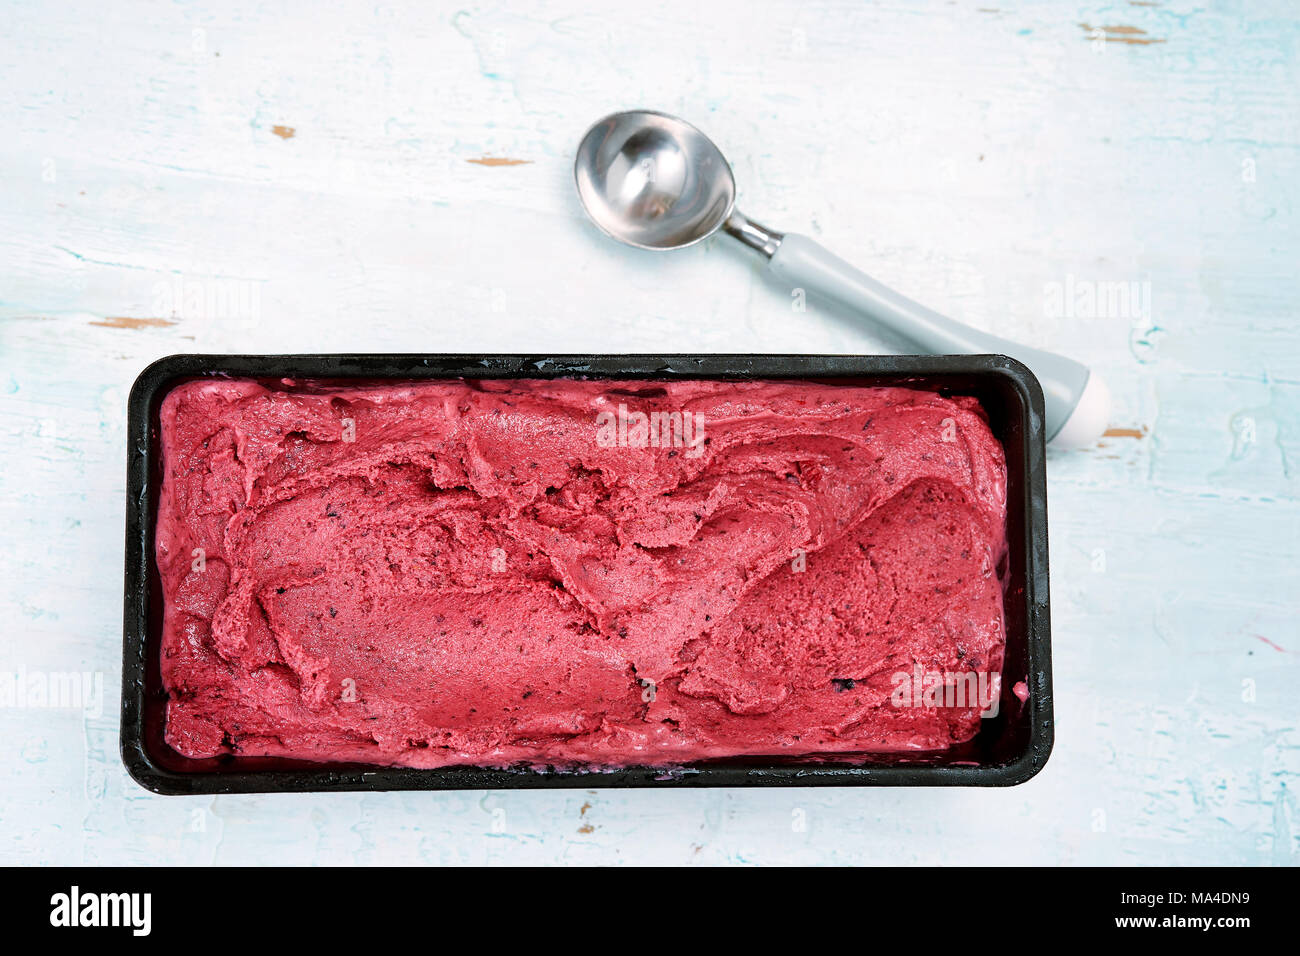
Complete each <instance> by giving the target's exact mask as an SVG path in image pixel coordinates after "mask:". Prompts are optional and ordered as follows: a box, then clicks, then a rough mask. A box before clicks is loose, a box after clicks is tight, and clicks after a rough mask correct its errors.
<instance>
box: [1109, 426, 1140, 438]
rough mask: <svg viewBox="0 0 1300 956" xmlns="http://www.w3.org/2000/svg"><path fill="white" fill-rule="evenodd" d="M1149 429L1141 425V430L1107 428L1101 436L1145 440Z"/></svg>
mask: <svg viewBox="0 0 1300 956" xmlns="http://www.w3.org/2000/svg"><path fill="white" fill-rule="evenodd" d="M1149 432H1150V429H1149V428H1147V427H1146V426H1145V425H1143V426H1142V427H1141V428H1107V429H1106V430H1105V431H1104V432H1102V435H1103V436H1105V437H1106V438H1146V437H1147V434H1148V433H1149Z"/></svg>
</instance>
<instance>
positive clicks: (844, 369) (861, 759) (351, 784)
mask: <svg viewBox="0 0 1300 956" xmlns="http://www.w3.org/2000/svg"><path fill="white" fill-rule="evenodd" d="M578 377H581V378H600V379H611V380H617V379H623V380H628V379H640V380H656V379H658V380H667V379H720V380H746V379H782V380H806V381H810V382H811V381H816V382H822V383H843V384H854V385H877V386H885V385H896V386H906V387H909V388H921V389H931V390H935V391H938V392H941V393H943V394H945V395H970V396H974V397H975V398H977V399H979V401H980V403H981V404H982V405H983V407H984V409H985V411H986V412H987V414H988V417H989V424H990V427H991V429H992V431H993V434H994V435H995V436H996V437H997V438H998V439H999V440H1000V441H1001V442H1002V445H1003V447H1004V448H1005V450H1006V461H1007V541H1008V554H1007V561H1006V568H1005V580H1004V584H1005V608H1006V610H1005V619H1006V632H1007V645H1006V654H1005V658H1004V662H1003V679H1002V699H1001V701H1000V705H999V709H998V714H997V716H996V717H991V718H988V719H985V720H983V721H981V726H980V730H979V732H978V733H977V734H976V735H975V737H974V738H972V739H971V740H970V741H967V742H966V743H964V744H962V745H960V746H957V747H954V748H951V749H949V750H945V751H942V752H933V753H930V752H907V753H897V752H895V753H887V754H876V755H854V756H852V757H843V756H824V757H797V758H796V757H788V756H787V757H740V758H731V759H727V760H711V761H706V762H700V763H696V764H688V765H685V766H674V767H667V768H665V767H628V768H622V769H617V770H593V771H587V772H582V771H572V770H568V771H561V770H539V769H489V768H480V767H448V768H443V769H432V770H423V769H410V768H403V767H378V766H372V765H358V764H338V765H335V764H318V763H310V762H306V761H298V760H288V759H283V758H271V757H242V756H234V755H228V756H222V757H214V758H205V759H192V758H188V757H184V756H182V755H181V754H179V753H177V752H176V751H174V750H172V749H171V747H170V746H168V744H167V743H166V742H165V740H164V738H163V729H164V720H165V715H166V705H167V692H166V691H165V689H164V688H163V685H162V678H161V674H160V671H159V643H160V637H161V631H162V600H163V597H162V593H161V587H160V581H159V577H158V571H157V568H156V565H155V561H154V524H155V518H156V513H157V507H158V493H159V486H160V481H161V455H160V442H159V421H158V410H159V406H160V405H161V403H162V400H163V398H164V397H165V396H166V395H167V393H168V392H169V391H170V390H171V389H172V388H173V387H175V386H176V385H178V384H180V383H181V382H184V381H189V380H193V379H202V378H252V379H262V380H266V381H267V382H268V383H269V382H275V381H278V380H281V379H285V378H290V379H298V380H301V379H311V380H315V381H321V382H326V383H330V382H332V383H334V384H349V385H356V384H361V383H384V382H389V381H399V380H419V379H426V380H427V379H448V378H469V379H488V378H505V379H509V378H578ZM127 415H128V419H129V421H128V439H127V481H126V564H125V569H126V570H125V586H124V594H125V602H124V603H125V608H124V620H123V658H122V733H121V743H122V759H123V761H124V763H125V764H126V768H127V770H128V772H129V773H130V774H131V776H132V777H133V778H134V779H135V780H136V781H137V782H138V783H140V784H141V785H142V786H144V787H146V788H147V789H149V790H152V791H154V792H156V793H163V794H212V793H261V792H282V791H284V792H308V791H329V790H479V789H523V788H535V787H548V788H566V787H570V788H577V787H582V788H595V787H755V786H778V787H780V786H785V787H789V786H823V787H824V786H1009V785H1012V784H1017V783H1021V782H1023V781H1025V780H1027V779H1029V778H1030V777H1032V776H1033V775H1034V774H1035V773H1037V772H1038V771H1039V770H1040V769H1041V768H1042V766H1043V764H1044V763H1046V761H1047V757H1048V755H1049V753H1050V752H1051V748H1052V733H1053V731H1052V677H1051V659H1050V657H1051V654H1050V633H1049V631H1050V615H1049V607H1048V589H1047V491H1046V473H1045V468H1046V466H1045V462H1044V457H1045V454H1044V445H1045V441H1044V433H1043V397H1042V391H1041V390H1040V388H1039V385H1038V381H1037V379H1035V378H1034V375H1033V373H1032V372H1030V371H1029V369H1027V368H1026V367H1025V366H1024V365H1022V364H1020V363H1019V362H1017V361H1015V360H1014V359H1011V358H1008V357H1007V356H1004V355H940V356H932V355H927V356H920V355H890V356H885V355H836V356H828V355H702V356H691V355H576V356H573V355H570V356H544V355H173V356H170V357H168V358H164V359H160V360H159V361H157V362H155V363H154V364H152V365H150V366H149V367H148V368H146V369H145V370H144V371H143V372H141V373H140V376H139V378H137V379H136V382H135V385H134V386H133V388H132V389H131V397H130V401H129V404H128V409H127ZM1021 682H1023V685H1025V686H1027V688H1028V695H1027V697H1026V698H1025V699H1024V700H1023V701H1022V700H1021V699H1020V697H1018V696H1016V695H1015V694H1014V692H1013V688H1014V687H1015V685H1016V684H1017V683H1021ZM1022 692H1023V689H1022Z"/></svg>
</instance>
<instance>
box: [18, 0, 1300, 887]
mask: <svg viewBox="0 0 1300 956" xmlns="http://www.w3.org/2000/svg"><path fill="white" fill-rule="evenodd" d="M602 7H604V8H606V9H603V10H602V9H600V8H595V7H590V6H588V7H585V8H584V7H582V6H580V5H578V4H571V3H567V2H555V3H544V4H543V3H536V2H532V3H530V2H512V3H511V4H509V9H508V10H507V9H506V7H505V5H495V4H474V3H470V4H468V5H465V6H463V7H460V8H453V7H446V6H442V5H418V4H411V5H409V6H407V5H403V4H378V5H373V6H363V5H343V4H339V5H329V6H325V7H322V5H320V4H309V3H305V2H291V3H286V4H275V5H268V4H263V3H253V2H238V3H223V4H212V3H206V2H196V3H187V4H180V3H163V2H139V0H131V2H121V3H117V4H114V5H113V8H112V9H113V12H112V13H111V14H110V13H108V12H106V9H105V8H104V7H103V6H102V5H100V4H96V3H91V2H81V3H71V4H59V5H54V4H30V3H18V2H5V3H3V4H0V8H2V9H0V13H2V14H3V19H4V22H5V23H6V30H5V31H4V34H3V38H2V39H0V52H2V54H3V55H0V177H2V178H3V189H2V191H0V197H2V198H0V252H2V253H3V261H4V263H5V268H4V269H3V275H2V276H0V396H2V397H3V406H2V409H3V415H2V416H0V434H2V435H3V437H4V441H5V446H6V455H5V459H4V467H3V469H2V470H0V529H3V530H2V531H0V534H3V537H4V546H3V552H4V556H5V560H4V573H3V574H0V618H2V619H3V621H4V640H3V644H2V645H0V672H4V674H6V675H12V674H17V673H22V674H25V675H26V676H27V678H28V679H29V680H30V679H32V678H33V677H34V678H35V680H36V685H39V684H40V682H41V681H42V680H44V681H45V682H46V683H45V685H44V686H47V687H48V686H49V681H51V680H53V679H54V677H55V676H57V675H58V674H61V673H65V672H79V673H80V672H88V673H90V674H92V675H96V674H97V675H100V676H101V677H102V680H103V699H102V700H101V701H99V702H98V705H97V704H96V702H95V699H94V694H93V686H94V677H93V676H92V679H91V688H92V692H91V693H90V694H89V695H88V697H89V699H88V700H87V701H84V702H83V703H86V704H87V705H88V706H83V707H80V708H78V707H71V706H70V707H61V708H59V707H48V706H47V707H38V706H33V700H30V699H29V700H27V701H25V704H26V705H25V706H15V703H16V701H15V700H14V699H13V698H12V694H11V695H10V697H9V698H8V702H7V705H6V706H4V707H0V760H3V762H4V764H5V766H6V768H7V774H6V779H5V785H4V786H3V787H0V860H2V861H4V862H15V861H21V862H57V863H79V862H87V863H110V862H111V863H135V862H139V863H150V862H164V861H171V862H195V863H237V862H276V863H287V862H294V861H304V862H306V861H314V862H330V863H367V862H418V861H442V862H483V861H510V862H539V861H555V862H566V863H576V862H595V861H645V862H655V863H720V862H747V863H772V862H782V861H790V862H829V863H846V862H864V863H886V862H925V863H933V862H1015V861H1031V862H1049V863H1058V862H1059V863H1124V862H1137V863H1158V862H1159V863H1163V862H1175V863H1214V862H1227V863H1242V864H1293V863H1295V862H1296V859H1297V851H1298V850H1300V842H1298V841H1300V801H1298V799H1297V790H1298V789H1300V776H1298V774H1300V750H1298V749H1297V748H1298V746H1300V731H1298V730H1297V727H1296V722H1297V706H1296V694H1295V687H1296V682H1297V676H1300V675H1298V672H1297V661H1298V660H1300V657H1298V656H1297V655H1298V654H1300V633H1298V631H1297V620H1298V619H1300V597H1298V595H1300V580H1298V577H1297V567H1298V566H1300V323H1298V322H1297V321H1296V311H1295V310H1296V302H1297V301H1300V270H1297V268H1296V265H1297V251H1298V242H1300V240H1298V237H1297V232H1296V230H1297V205H1298V204H1300V175H1297V173H1298V172H1300V155H1298V153H1300V109H1297V99H1296V90H1297V89H1300V25H1298V23H1297V10H1296V9H1295V5H1294V4H1292V3H1288V2H1285V0H1271V2H1269V0H1264V2H1255V0H1252V2H1246V0H1241V2H1190V0H1169V2H1164V3H1129V2H1111V3H1080V2H1077V0H1071V2H1063V3H1062V2H1057V3H1048V2H1033V3H1019V2H1005V3H1000V4H999V6H998V9H991V8H984V9H981V8H979V7H977V6H976V5H975V4H973V3H967V2H957V3H943V2H938V0H932V2H920V3H918V2H913V0H907V2H903V0H893V2H886V3H880V4H871V5H868V4H861V3H856V2H829V0H810V2H803V3H799V4H790V5H785V6H783V5H776V4H770V3H759V4H739V3H737V4H735V9H733V10H731V11H730V12H727V11H724V10H720V9H719V8H718V5H713V4H709V5H706V4H699V3H693V2H680V3H665V2H657V0H652V2H649V3H648V4H645V3H643V4H638V5H636V6H635V7H630V6H629V7H627V8H626V10H623V9H622V8H620V7H619V6H618V5H602ZM646 22H664V23H671V24H673V29H672V30H670V31H665V32H664V33H662V34H660V33H647V31H646V30H645V29H644V28H643V24H644V23H646ZM642 105H644V106H652V107H657V108H661V109H665V110H668V111H672V112H676V113H679V114H681V115H683V116H685V117H687V118H689V119H691V120H693V121H695V122H696V123H697V124H699V125H701V126H703V127H704V128H705V129H706V130H707V131H708V132H709V133H710V134H711V135H712V136H713V137H714V138H715V139H716V140H717V141H718V142H719V143H720V144H721V145H722V147H723V149H724V150H725V151H726V152H727V154H728V156H729V157H730V158H731V160H732V162H733V163H734V165H735V169H736V174H737V179H738V181H739V184H740V190H741V200H742V203H741V204H742V208H743V209H745V210H746V212H748V213H750V214H751V215H753V216H755V217H757V218H758V219H759V220H760V221H763V222H767V223H771V224H772V225H774V226H776V227H778V228H786V229H791V230H796V229H797V230H804V231H807V232H809V233H811V234H813V235H815V236H817V237H818V238H819V239H821V240H822V241H824V242H825V243H827V244H828V245H829V246H831V247H832V248H833V249H835V250H836V251H838V252H839V253H840V254H842V255H844V256H845V257H847V258H849V259H851V260H853V261H855V262H857V263H860V264H861V265H862V266H864V267H865V268H867V269H868V270H870V271H872V272H874V273H875V274H876V275H877V276H878V277H879V278H881V279H882V280H884V281H886V282H889V283H892V284H894V285H895V286H897V287H898V288H899V289H901V290H903V291H905V292H907V293H909V294H911V295H912V296H914V297H916V298H918V299H919V300H921V301H922V302H925V303H927V304H929V305H931V306H934V307H936V308H939V309H944V310H947V311H948V312H950V313H952V314H955V315H957V316H960V317H962V318H964V319H965V320H967V321H969V322H971V323H973V324H975V325H977V326H980V327H982V328H986V329H989V330H991V331H994V332H996V333H999V334H1002V335H1005V336H1009V337H1016V338H1021V339H1024V340H1025V341H1028V342H1031V343H1033V344H1037V345H1044V346H1049V347H1052V348H1055V349H1058V350H1061V351H1065V352H1068V353H1071V354H1073V355H1076V356H1078V357H1080V358H1081V359H1084V360H1086V361H1087V362H1089V363H1091V364H1092V365H1093V366H1094V367H1095V368H1097V369H1098V370H1100V372H1101V373H1102V374H1103V375H1104V376H1105V377H1106V378H1107V380H1108V381H1109V383H1110V385H1111V388H1112V391H1113V392H1114V395H1115V408H1114V412H1113V415H1112V422H1113V431H1112V434H1111V435H1110V436H1108V437H1107V438H1106V439H1104V440H1103V441H1102V442H1101V443H1100V444H1099V445H1098V446H1097V447H1096V448H1093V449H1090V450H1087V451H1084V452H1081V453H1078V454H1073V455H1068V456H1067V455H1052V456H1051V460H1050V462H1049V473H1050V479H1049V481H1050V512H1051V559H1052V595H1053V627H1054V644H1055V653H1054V658H1055V670H1056V692H1057V716H1058V726H1057V744H1056V750H1055V753H1054V755H1053V757H1052V759H1051V761H1050V762H1049V764H1048V766H1047V768H1046V769H1045V770H1044V771H1043V772H1042V773H1041V774H1040V775H1039V776H1038V777H1037V778H1035V779H1034V780H1032V781H1030V782H1029V783H1027V784H1025V785H1024V786H1021V787H1018V788H1014V789H1010V790H1005V791H991V790H821V791H800V790H779V791H764V792H757V791H713V792H688V791H675V792H617V791H608V790H598V789H594V788H593V790H592V791H589V792H588V791H576V792H572V793H515V792H493V793H488V794H468V793H451V794H426V793H419V794H364V795H363V794H340V795H298V796H249V797H218V798H215V799H213V798H204V799H189V798H185V799H179V798H160V797H154V796H152V795H150V794H148V793H146V792H145V791H143V790H142V789H140V788H139V787H137V786H136V785H135V784H134V783H132V782H131V781H130V780H129V779H128V778H127V777H126V776H125V774H124V772H123V770H122V767H121V765H120V763H119V760H118V757H117V718H116V711H117V706H118V692H117V689H116V684H117V681H118V678H119V660H120V638H121V624H120V620H121V613H120V612H121V589H120V583H121V550H122V535H121V531H122V513H123V497H124V477H123V476H124V470H125V469H124V461H125V447H124V445H125V431H124V411H125V401H126V396H127V391H128V389H129V387H130V384H131V382H132V380H133V379H134V377H135V376H136V374H137V373H138V372H139V370H140V369H141V368H142V367H143V366H144V365H145V364H147V363H148V362H149V361H150V360H152V359H154V358H156V357H158V356H161V355H165V354H168V353H172V352H179V351H211V352H228V351H240V352H277V351H281V352H293V351H344V352H347V351H416V352H419V351H466V352H478V351H485V352H493V351H535V352H549V351H650V352H655V351H686V352H692V351H700V352H708V351H732V350H735V351H750V350H752V351H771V352H784V351H808V352H822V351H825V352H861V351H885V350H890V349H892V348H895V347H896V346H897V345H898V343H897V342H891V341H889V340H888V339H886V338H883V337H882V336H880V335H877V334H875V333H873V332H871V331H869V330H863V329H861V328H859V327H857V326H856V325H855V323H854V322H853V321H852V319H851V318H849V317H846V316H844V315H840V314H836V313H833V312H828V311H826V310H825V309H823V308H821V307H819V306H818V305H817V304H816V303H810V304H809V307H808V310H807V311H806V312H803V313H800V312H797V311H795V310H794V309H793V308H792V302H793V300H792V297H791V294H790V290H788V289H780V288H776V287H774V286H773V285H771V284H769V283H768V282H766V281H765V279H764V277H763V275H762V273H761V271H760V268H759V264H758V263H757V262H756V261H755V260H754V259H753V258H750V257H748V255H747V253H746V252H745V251H744V250H742V249H740V248H739V247H736V248H732V247H731V246H729V245H728V244H727V243H726V242H725V241H721V242H711V243H706V244H704V245H702V246H700V247H697V248H693V249H691V250H687V251H684V252H681V253H679V254H675V255H665V256H654V255H649V254H645V253H640V252H636V251H634V250H630V249H622V248H617V247H615V246H614V245H612V244H611V243H609V242H608V241H606V240H605V239H603V238H601V237H600V236H599V235H598V234H597V232H596V231H595V230H594V228H592V227H591V226H589V225H588V224H587V223H586V222H585V221H584V220H583V218H582V216H581V212H580V210H579V209H578V207H577V205H576V201H575V199H574V197H573V195H572V187H571V177H570V170H569V164H570V156H571V150H572V148H573V146H574V144H575V143H576V142H577V139H578V137H579V136H580V134H581V132H582V131H583V129H584V128H585V126H586V125H587V124H588V123H589V122H590V121H592V120H593V119H595V118H596V117H598V116H600V115H603V114H604V113H606V112H608V111H610V110H612V109H617V108H623V107H629V106H642ZM8 679H9V680H10V681H11V682H12V678H8ZM36 685H33V686H36ZM74 703H75V701H74Z"/></svg>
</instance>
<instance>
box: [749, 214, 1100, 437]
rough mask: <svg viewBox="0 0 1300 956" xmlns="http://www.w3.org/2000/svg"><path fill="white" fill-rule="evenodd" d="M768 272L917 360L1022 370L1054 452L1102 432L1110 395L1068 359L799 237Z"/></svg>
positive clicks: (786, 242) (788, 239)
mask: <svg viewBox="0 0 1300 956" xmlns="http://www.w3.org/2000/svg"><path fill="white" fill-rule="evenodd" d="M769 268H770V269H771V271H772V273H773V275H775V276H776V277H777V278H778V279H779V280H780V281H781V282H783V283H785V284H787V285H788V286H789V287H790V288H802V289H805V290H806V291H809V292H812V293H815V294H817V295H822V296H825V297H826V298H828V299H831V300H833V301H835V302H838V303H839V304H841V305H843V306H844V307H846V308H848V309H852V310H853V311H855V312H858V313H860V314H861V315H863V316H865V317H866V318H869V319H871V320H872V321H874V322H878V323H879V324H880V325H883V326H885V327H886V328H888V329H890V330H892V331H893V332H896V333H897V334H899V335H901V336H902V337H903V338H905V339H907V340H908V341H909V342H911V343H913V344H914V345H915V346H916V347H917V348H918V349H919V350H920V351H922V352H926V353H930V354H944V353H957V354H963V355H970V354H983V353H993V354H1002V355H1009V356H1011V357H1012V358H1014V359H1017V360H1018V361H1021V362H1024V363H1025V364H1026V365H1027V366H1029V368H1030V369H1032V370H1033V373H1034V375H1036V376H1037V377H1038V382H1039V384H1040V385H1041V386H1042V388H1043V402H1044V410H1045V412H1046V422H1045V423H1044V424H1045V429H1046V434H1047V439H1048V441H1050V442H1052V444H1053V446H1054V447H1057V448H1080V447H1083V446H1086V445H1091V444H1094V443H1095V442H1096V441H1097V439H1098V438H1100V437H1101V434H1102V432H1103V431H1105V429H1106V424H1107V416H1108V414H1109V411H1110V393H1109V391H1108V390H1107V388H1106V385H1105V383H1104V382H1103V381H1102V380H1101V378H1100V376H1098V375H1096V374H1095V373H1093V372H1092V371H1091V370H1090V369H1089V368H1088V366H1086V365H1083V364H1082V363H1080V362H1076V361H1074V359H1069V358H1066V357H1065V356H1063V355H1057V354H1055V353H1053V352H1044V351H1042V350H1041V349H1034V348H1030V347H1029V346H1026V345H1020V344H1019V343H1017V342H1011V341H1008V340H1007V339H1000V338H998V337H997V336H996V335H989V334H988V333H987V332H981V331H979V330H978V329H973V328H971V327H970V326H969V325H963V324H962V323H960V322H957V321H954V320H953V319H950V318H948V317H947V316H945V315H940V314H939V313H938V312H935V311H934V310H933V309H927V308H926V307H925V306H923V305H921V304H920V303H917V302H913V301H912V300H911V299H909V298H907V297H906V296H903V295H900V294H899V293H897V292H895V291H894V290H893V289H890V288H888V287H887V286H885V285H882V284H881V283H879V282H877V281H876V280H875V279H873V278H871V277H870V276H869V275H867V274H866V273H864V272H862V271H861V270H859V269H856V268H854V267H853V266H851V265H849V264H848V263H847V262H845V261H844V260H843V259H841V258H839V257H838V256H836V255H834V254H833V253H831V252H829V251H828V250H827V249H826V248H824V247H823V246H822V245H820V244H819V243H817V242H815V241H814V240H812V239H809V238H808V237H807V236H799V235H790V234H787V235H785V236H784V237H783V238H782V239H781V243H780V245H779V246H778V247H777V249H776V251H775V253H774V254H773V255H772V258H771V261H770V264H769Z"/></svg>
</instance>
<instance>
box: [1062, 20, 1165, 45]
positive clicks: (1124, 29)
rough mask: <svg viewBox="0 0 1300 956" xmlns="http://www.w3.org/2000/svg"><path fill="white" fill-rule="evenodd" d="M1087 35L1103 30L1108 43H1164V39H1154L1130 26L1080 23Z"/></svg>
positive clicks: (1144, 31)
mask: <svg viewBox="0 0 1300 956" xmlns="http://www.w3.org/2000/svg"><path fill="white" fill-rule="evenodd" d="M1079 26H1081V27H1082V28H1083V31H1084V32H1085V33H1089V34H1090V33H1092V32H1093V30H1101V32H1102V34H1103V36H1104V39H1105V40H1106V42H1107V43H1127V44H1129V45H1130V46H1150V45H1151V44H1153V43H1164V42H1165V40H1164V37H1153V36H1151V35H1150V34H1148V33H1147V31H1146V30H1143V29H1142V28H1141V27H1130V26H1124V25H1120V26H1102V27H1094V26H1093V25H1092V24H1090V23H1080V24H1079Z"/></svg>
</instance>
